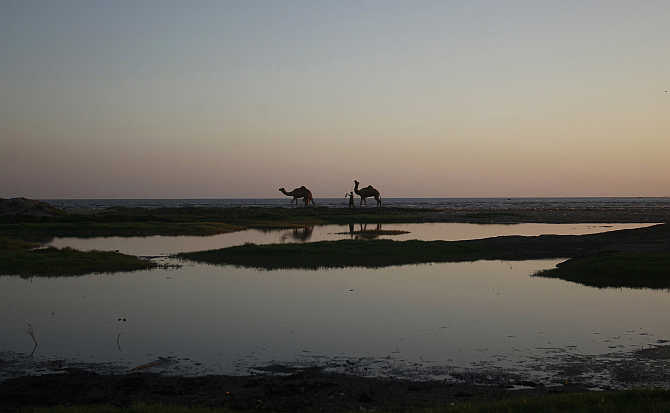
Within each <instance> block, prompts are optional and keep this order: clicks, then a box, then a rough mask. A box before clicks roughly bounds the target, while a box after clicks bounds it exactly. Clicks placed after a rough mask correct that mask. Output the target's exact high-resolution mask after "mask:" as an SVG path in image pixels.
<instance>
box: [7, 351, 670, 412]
mask: <svg viewBox="0 0 670 413" xmlns="http://www.w3.org/2000/svg"><path fill="white" fill-rule="evenodd" d="M2 357H3V358H2V359H0V370H4V369H16V370H20V369H23V368H26V367H33V368H37V369H38V370H41V371H47V372H48V374H42V375H25V376H20V377H15V378H11V379H7V380H5V381H2V382H0V411H18V410H19V409H20V408H23V407H26V406H56V405H103V404H104V405H113V406H129V405H133V404H136V403H147V404H162V405H183V406H207V407H226V408H231V409H235V410H252V411H258V410H269V411H287V412H288V411H333V412H337V411H354V410H361V409H362V410H404V409H410V408H412V409H414V408H431V407H439V406H449V405H451V404H452V403H462V402H480V401H487V402H491V401H501V400H502V401H505V400H512V401H513V400H518V399H520V398H522V397H523V398H526V397H536V396H546V395H554V394H564V395H570V394H574V393H583V392H589V391H593V390H608V391H617V390H624V389H639V388H657V389H666V390H667V389H668V387H669V386H670V369H668V367H670V360H669V359H670V346H668V345H665V344H663V343H659V344H657V345H655V346H651V347H649V348H645V349H641V350H637V351H634V352H628V353H611V354H604V355H579V354H568V353H566V352H565V349H557V352H556V355H555V357H556V359H554V360H552V359H551V357H549V358H544V359H538V360H536V361H535V362H534V363H533V365H531V366H528V367H529V368H530V369H532V370H534V371H535V372H536V373H537V374H539V375H542V374H545V379H544V380H542V379H537V374H535V375H529V374H527V373H525V372H522V371H518V370H504V369H500V368H496V369H492V368H486V367H485V366H482V367H481V368H472V369H450V370H448V375H446V376H445V378H441V379H440V380H423V381H416V380H409V379H407V378H398V377H362V376H360V375H357V374H355V373H356V372H358V371H359V368H361V366H356V365H355V363H349V364H348V365H347V368H345V369H344V370H342V371H341V372H336V373H333V372H330V371H328V370H327V369H325V368H323V367H295V366H289V365H269V366H264V367H259V368H258V369H257V370H256V371H257V372H258V374H252V375H246V376H227V375H201V376H195V377H191V376H189V377H187V376H183V375H181V376H179V375H178V376H175V375H167V374H162V373H163V372H162V371H161V367H165V365H167V364H169V363H155V364H152V365H147V366H140V368H134V369H131V370H125V372H122V371H123V370H122V369H120V368H119V367H118V366H113V365H102V364H98V365H94V364H90V365H88V364H85V363H79V364H69V363H67V362H65V361H49V362H43V363H41V364H40V363H37V364H38V365H32V366H30V365H31V362H30V358H26V357H25V356H20V357H17V359H15V360H12V359H10V358H9V357H10V356H9V355H8V354H3V355H2ZM149 364H151V363H149ZM145 367H146V368H145ZM154 367H155V368H156V369H153V368H154ZM445 371H447V370H445ZM664 394H665V393H664ZM662 397H665V398H666V399H667V398H668V397H670V396H667V395H664V396H662Z"/></svg>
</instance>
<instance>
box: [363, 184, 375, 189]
mask: <svg viewBox="0 0 670 413" xmlns="http://www.w3.org/2000/svg"><path fill="white" fill-rule="evenodd" d="M365 189H375V187H374V186H372V185H368V186H366V187H365Z"/></svg>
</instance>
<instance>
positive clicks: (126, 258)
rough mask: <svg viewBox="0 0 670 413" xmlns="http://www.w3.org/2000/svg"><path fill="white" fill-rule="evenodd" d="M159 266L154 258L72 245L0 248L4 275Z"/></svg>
mask: <svg viewBox="0 0 670 413" xmlns="http://www.w3.org/2000/svg"><path fill="white" fill-rule="evenodd" d="M155 265H156V264H154V263H153V262H151V261H147V260H142V259H140V258H137V257H135V256H132V255H125V254H120V253H118V252H111V251H77V250H74V249H72V248H62V249H58V248H43V249H36V250H29V249H2V250H0V274H1V275H20V276H23V277H31V276H72V275H83V274H89V273H102V272H105V273H109V272H120V271H134V270H142V269H148V268H152V267H155Z"/></svg>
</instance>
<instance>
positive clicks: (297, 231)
mask: <svg viewBox="0 0 670 413" xmlns="http://www.w3.org/2000/svg"><path fill="white" fill-rule="evenodd" d="M313 232H314V225H311V226H305V227H302V228H294V229H292V230H289V231H286V230H283V231H282V234H281V236H280V237H279V239H280V241H281V242H282V243H284V242H288V241H291V240H292V241H296V242H307V241H309V240H310V239H311V238H312V233H313Z"/></svg>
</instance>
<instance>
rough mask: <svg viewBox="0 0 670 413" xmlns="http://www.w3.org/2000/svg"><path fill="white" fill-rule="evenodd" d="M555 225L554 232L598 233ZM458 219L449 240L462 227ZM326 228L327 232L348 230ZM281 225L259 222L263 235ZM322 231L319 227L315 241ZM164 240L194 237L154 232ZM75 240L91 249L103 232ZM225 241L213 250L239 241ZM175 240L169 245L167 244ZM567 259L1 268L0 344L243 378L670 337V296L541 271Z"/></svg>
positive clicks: (524, 359)
mask: <svg viewBox="0 0 670 413" xmlns="http://www.w3.org/2000/svg"><path fill="white" fill-rule="evenodd" d="M451 225H454V224H451ZM459 225H467V224H459ZM528 225H531V224H528ZM471 226H472V227H477V228H478V229H481V230H482V232H480V233H479V235H477V237H482V236H490V232H489V231H490V230H493V228H483V226H479V225H477V226H475V225H471ZM393 227H395V226H391V225H389V226H388V229H392V228H393ZM496 227H497V226H496ZM510 227H511V226H504V228H505V230H509V229H510ZM555 227H556V228H554V229H555V230H556V231H552V232H553V233H557V232H558V233H572V232H571V231H582V230H588V228H586V227H583V226H580V225H556V226H555ZM559 227H560V228H559ZM402 228H407V230H410V229H411V230H412V234H408V235H407V236H409V237H411V236H412V235H413V236H414V237H413V238H418V237H419V235H420V234H424V236H425V237H426V238H427V239H431V238H430V237H431V236H432V235H430V234H433V232H432V231H433V230H435V228H439V225H438V226H437V227H436V226H434V225H433V224H415V225H403V226H402ZM449 228H450V231H451V232H450V233H449V234H443V235H441V236H440V238H441V239H449V236H451V235H450V234H452V233H455V232H456V231H455V229H454V228H455V227H449ZM520 228H522V227H521V226H519V227H518V228H517V229H520ZM320 229H324V232H323V234H324V235H323V237H330V236H331V235H332V233H333V232H335V231H340V230H341V228H339V227H338V228H331V229H328V230H326V229H325V228H320ZM384 229H387V227H386V226H385V227H384ZM606 229H608V228H606ZM472 230H473V231H474V228H472ZM559 230H565V231H566V232H560V231H559ZM600 230H602V228H595V231H593V232H598V231H600ZM421 231H424V232H421ZM464 231H465V230H464ZM283 233H284V232H278V233H274V232H273V233H262V232H259V234H261V235H262V236H267V237H277V236H280V237H281V234H283ZM240 234H241V233H238V234H224V236H233V235H236V236H240ZM318 234H321V232H317V229H316V228H315V229H314V238H313V239H319V238H318ZM417 234H419V235H417ZM434 234H435V235H434V236H439V235H438V234H437V232H435V233H434ZM464 234H467V231H465V232H462V233H459V234H457V235H454V236H456V237H463V236H465V235H464ZM496 235H500V234H496ZM224 236H221V237H224ZM154 238H187V239H190V238H192V237H149V239H154ZM208 238H213V237H208ZM396 239H397V238H396ZM105 240H107V241H109V240H110V239H105ZM125 240H126V241H128V239H125ZM79 241H81V242H82V243H83V244H82V245H86V244H85V243H86V242H89V241H92V242H94V243H96V242H99V241H100V239H93V240H79ZM219 241H220V242H221V244H218V245H217V247H220V246H226V244H225V242H230V243H232V242H233V241H231V240H228V241H225V239H221V240H219ZM219 241H217V242H219ZM224 241H225V242H224ZM253 241H254V242H262V241H260V240H258V239H253ZM236 242H237V243H239V242H244V241H239V240H238V241H236ZM110 245H111V244H110ZM115 245H116V244H115ZM132 245H135V246H131V244H127V245H125V246H123V245H121V244H119V247H114V246H112V247H110V248H114V249H122V250H123V248H126V250H132V251H129V252H133V253H137V254H149V255H150V254H153V253H155V251H154V250H151V248H148V247H146V246H144V244H132ZM78 247H79V246H78ZM95 247H96V248H101V247H100V245H96V246H95ZM186 247H188V249H200V248H202V245H197V246H191V245H186ZM133 248H136V249H133ZM137 248H141V249H137ZM174 248H177V246H176V245H175V244H165V245H163V246H161V247H160V248H159V249H160V252H161V253H166V252H174V251H175V250H174ZM182 248H183V247H182ZM159 260H162V261H163V262H173V261H170V260H169V259H165V258H162V259H159ZM558 262H560V260H534V261H513V262H510V261H477V262H472V263H440V264H423V265H405V266H396V267H388V268H383V269H362V268H348V269H330V270H317V271H314V270H280V271H262V270H255V269H244V268H237V267H233V266H210V265H202V264H194V263H190V262H182V263H181V264H182V265H183V266H182V267H181V268H177V269H155V270H150V271H138V272H132V273H121V274H112V275H110V274H94V275H88V276H83V277H68V278H32V279H22V278H20V277H8V276H5V277H0V291H1V292H2V299H1V300H0V350H1V351H11V352H18V353H30V352H31V350H32V348H33V342H32V339H31V337H30V336H29V335H28V334H27V333H26V326H27V323H30V324H31V325H32V326H33V329H34V332H35V336H36V338H37V340H38V342H39V347H38V348H37V350H36V353H35V355H36V357H41V358H46V359H55V358H65V359H73V360H79V361H83V362H111V363H115V364H117V365H120V366H125V367H128V368H130V367H133V366H137V365H140V364H143V363H147V362H150V361H152V360H156V359H157V358H158V357H169V358H170V360H171V361H172V362H173V371H176V372H179V373H193V374H201V373H226V374H247V373H249V372H250V371H253V369H254V368H257V367H259V366H264V365H268V364H288V365H292V364H299V365H327V366H331V367H334V368H335V369H337V368H342V367H346V366H349V365H355V366H356V368H357V369H358V370H357V371H356V372H358V373H360V374H391V375H399V376H411V375H412V374H415V373H416V372H417V371H423V372H427V374H433V375H436V374H437V375H439V371H440V370H439V369H440V368H451V367H460V368H469V367H473V366H481V365H487V366H495V367H504V368H520V367H523V366H524V364H525V363H528V362H530V361H532V360H534V359H535V358H538V357H539V358H541V357H544V356H547V355H549V354H552V353H555V352H556V351H561V352H567V353H573V354H603V353H610V352H619V351H629V350H633V349H637V348H639V347H641V346H647V345H650V344H653V343H655V342H656V341H657V340H659V339H666V338H670V325H668V323H667V314H668V313H669V312H670V300H669V298H670V296H669V295H668V293H667V292H665V291H653V290H644V289H642V290H632V289H596V288H590V287H584V286H580V285H578V284H574V283H569V282H564V281H561V280H555V279H544V278H538V277H532V276H531V275H532V274H533V273H535V272H536V271H538V270H541V269H545V268H551V267H552V266H554V265H555V264H556V263H558ZM124 320H125V321H124ZM174 366H176V367H174ZM180 368H181V370H180ZM436 369H437V370H436ZM436 371H437V372H438V373H436Z"/></svg>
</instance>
